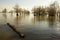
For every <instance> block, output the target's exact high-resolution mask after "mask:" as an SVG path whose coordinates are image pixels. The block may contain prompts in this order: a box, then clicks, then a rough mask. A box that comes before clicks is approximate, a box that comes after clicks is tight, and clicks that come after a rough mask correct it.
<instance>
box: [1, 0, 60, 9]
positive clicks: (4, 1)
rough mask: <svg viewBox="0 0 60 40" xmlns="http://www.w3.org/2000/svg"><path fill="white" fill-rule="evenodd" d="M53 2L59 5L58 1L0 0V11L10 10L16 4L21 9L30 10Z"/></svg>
mask: <svg viewBox="0 0 60 40" xmlns="http://www.w3.org/2000/svg"><path fill="white" fill-rule="evenodd" d="M54 1H57V2H58V3H59V4H60V1H59V0H0V10H2V9H4V8H7V9H9V10H11V9H12V7H14V5H16V4H18V5H19V6H20V7H21V8H25V9H28V10H31V8H33V7H34V6H49V4H51V3H53V2H54Z"/></svg>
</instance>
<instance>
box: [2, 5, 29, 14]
mask: <svg viewBox="0 0 60 40" xmlns="http://www.w3.org/2000/svg"><path fill="white" fill-rule="evenodd" d="M7 11H8V10H7V8H4V9H3V10H2V13H7ZM9 13H16V14H17V15H18V13H20V14H22V13H25V14H29V13H30V12H29V10H26V9H22V8H20V7H19V5H15V6H14V7H13V10H10V11H9Z"/></svg>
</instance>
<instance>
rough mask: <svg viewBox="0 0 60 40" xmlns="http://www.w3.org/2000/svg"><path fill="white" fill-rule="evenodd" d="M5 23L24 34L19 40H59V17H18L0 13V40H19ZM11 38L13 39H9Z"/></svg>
mask: <svg viewBox="0 0 60 40" xmlns="http://www.w3.org/2000/svg"><path fill="white" fill-rule="evenodd" d="M6 23H10V24H11V25H13V26H14V28H16V29H17V30H18V31H19V32H21V33H23V34H25V38H23V39H21V40H60V19H59V17H47V16H33V14H30V15H19V16H18V17H17V16H16V14H15V13H13V14H11V13H6V14H3V13H0V40H5V39H7V38H10V39H7V40H20V39H19V35H18V34H17V33H15V32H14V31H13V30H12V29H11V28H10V27H9V26H8V25H7V24H6ZM11 37H13V38H11Z"/></svg>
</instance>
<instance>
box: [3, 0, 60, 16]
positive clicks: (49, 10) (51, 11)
mask: <svg viewBox="0 0 60 40" xmlns="http://www.w3.org/2000/svg"><path fill="white" fill-rule="evenodd" d="M59 10H60V9H59V4H58V3H57V1H55V2H54V3H52V4H50V6H48V7H43V6H38V7H33V8H32V10H31V11H32V13H33V14H34V16H44V15H49V16H55V15H56V14H57V13H60V11H59ZM13 12H14V13H17V14H18V13H26V14H29V13H30V11H29V10H27V9H23V8H20V7H19V5H15V6H14V7H13V10H10V11H9V13H13ZM2 13H7V9H6V8H4V9H3V10H2Z"/></svg>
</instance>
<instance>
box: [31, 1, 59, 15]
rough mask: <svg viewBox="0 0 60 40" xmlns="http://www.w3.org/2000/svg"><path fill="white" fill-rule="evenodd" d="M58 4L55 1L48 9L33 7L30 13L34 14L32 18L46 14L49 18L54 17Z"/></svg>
mask: <svg viewBox="0 0 60 40" xmlns="http://www.w3.org/2000/svg"><path fill="white" fill-rule="evenodd" d="M57 8H58V4H57V2H56V1H55V2H54V3H52V4H50V6H49V7H41V6H39V7H34V8H33V9H32V12H33V13H34V16H41V15H46V14H48V15H49V16H55V15H56V13H57Z"/></svg>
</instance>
